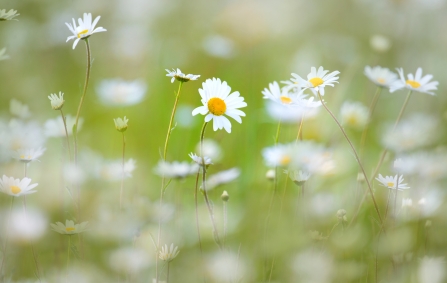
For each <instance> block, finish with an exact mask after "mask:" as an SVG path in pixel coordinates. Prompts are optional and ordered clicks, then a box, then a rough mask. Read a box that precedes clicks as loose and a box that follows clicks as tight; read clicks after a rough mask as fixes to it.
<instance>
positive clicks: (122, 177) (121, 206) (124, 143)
mask: <svg viewBox="0 0 447 283" xmlns="http://www.w3.org/2000/svg"><path fill="white" fill-rule="evenodd" d="M125 149H126V138H125V137H124V132H123V156H122V158H123V160H122V166H123V172H122V176H121V190H120V210H122V209H123V190H124V152H125Z"/></svg>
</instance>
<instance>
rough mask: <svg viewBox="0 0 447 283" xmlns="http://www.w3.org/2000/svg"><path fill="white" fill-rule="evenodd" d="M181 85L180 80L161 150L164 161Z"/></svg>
mask: <svg viewBox="0 0 447 283" xmlns="http://www.w3.org/2000/svg"><path fill="white" fill-rule="evenodd" d="M182 85H183V82H182V81H180V84H179V86H178V91H177V95H176V97H175V102H174V107H173V108H172V113H171V119H170V120H169V126H168V133H167V134H166V140H165V147H164V150H163V160H164V161H166V153H167V152H168V143H169V137H170V136H171V132H172V123H173V122H174V116H175V112H176V111H177V104H178V100H179V98H180V91H181V89H182Z"/></svg>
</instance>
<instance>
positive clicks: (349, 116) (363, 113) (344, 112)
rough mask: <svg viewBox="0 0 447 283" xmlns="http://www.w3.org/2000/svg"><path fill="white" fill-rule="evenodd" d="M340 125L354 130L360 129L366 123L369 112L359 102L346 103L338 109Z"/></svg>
mask: <svg viewBox="0 0 447 283" xmlns="http://www.w3.org/2000/svg"><path fill="white" fill-rule="evenodd" d="M340 114H341V123H342V124H344V125H347V126H349V127H352V128H355V129H361V128H363V127H364V126H365V125H366V124H367V123H368V116H369V111H368V108H367V107H365V106H364V105H363V104H361V103H360V102H350V101H346V102H345V103H343V105H342V106H341V109H340Z"/></svg>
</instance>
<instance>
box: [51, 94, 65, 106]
mask: <svg viewBox="0 0 447 283" xmlns="http://www.w3.org/2000/svg"><path fill="white" fill-rule="evenodd" d="M48 99H49V100H50V102H51V108H53V109H54V110H60V109H62V106H64V102H65V100H64V93H63V92H62V91H59V95H57V94H55V93H52V94H50V95H49V96H48Z"/></svg>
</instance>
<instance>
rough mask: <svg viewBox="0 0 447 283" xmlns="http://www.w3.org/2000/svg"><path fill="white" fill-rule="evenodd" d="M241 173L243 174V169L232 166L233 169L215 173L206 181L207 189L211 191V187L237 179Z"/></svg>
mask: <svg viewBox="0 0 447 283" xmlns="http://www.w3.org/2000/svg"><path fill="white" fill-rule="evenodd" d="M240 174H241V171H240V170H239V169H238V168H231V169H228V170H225V171H221V172H219V173H216V174H213V175H211V176H209V177H208V180H207V181H206V190H207V191H209V190H211V189H214V188H215V187H217V186H220V185H223V184H226V183H229V182H231V181H233V180H235V179H236V178H237V177H239V175H240Z"/></svg>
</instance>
